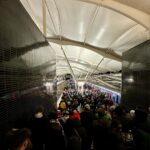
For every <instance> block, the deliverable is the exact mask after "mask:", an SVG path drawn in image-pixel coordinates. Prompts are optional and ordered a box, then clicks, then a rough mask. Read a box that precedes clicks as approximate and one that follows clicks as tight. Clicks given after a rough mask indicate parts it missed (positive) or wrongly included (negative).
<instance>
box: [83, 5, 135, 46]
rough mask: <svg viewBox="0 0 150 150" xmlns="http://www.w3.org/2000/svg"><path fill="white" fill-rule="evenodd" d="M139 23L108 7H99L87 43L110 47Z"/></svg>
mask: <svg viewBox="0 0 150 150" xmlns="http://www.w3.org/2000/svg"><path fill="white" fill-rule="evenodd" d="M136 24H137V23H136V22H134V21H132V20H131V19H129V18H127V17H126V16H123V15H122V14H119V13H117V12H115V11H113V10H110V9H108V8H104V7H99V10H98V12H97V15H96V17H95V20H94V22H93V25H92V27H91V29H90V32H89V34H88V36H87V40H86V42H87V43H90V44H91V45H94V46H97V47H102V48H109V47H111V45H112V44H113V43H114V42H115V41H116V40H117V39H118V38H119V37H120V36H121V35H122V33H124V32H125V31H127V30H128V29H130V28H131V27H132V26H134V25H136Z"/></svg>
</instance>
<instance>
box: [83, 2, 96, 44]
mask: <svg viewBox="0 0 150 150" xmlns="http://www.w3.org/2000/svg"><path fill="white" fill-rule="evenodd" d="M98 10H99V5H98V6H97V7H96V9H95V11H94V13H93V15H91V17H90V18H93V19H92V22H91V23H90V24H89V26H88V28H87V32H86V33H85V38H84V45H85V44H86V39H87V36H88V34H89V32H90V31H89V29H90V27H92V25H93V23H94V21H95V18H96V16H97V14H98ZM92 16H93V17H92Z"/></svg>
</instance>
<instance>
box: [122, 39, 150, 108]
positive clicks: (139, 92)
mask: <svg viewBox="0 0 150 150" xmlns="http://www.w3.org/2000/svg"><path fill="white" fill-rule="evenodd" d="M122 103H123V104H124V105H126V106H128V108H130V109H134V108H135V107H136V106H142V107H144V108H145V109H147V108H148V106H150V41H146V42H144V43H142V44H140V45H138V46H136V47H134V48H132V49H131V50H129V51H127V52H125V53H124V54H123V66H122Z"/></svg>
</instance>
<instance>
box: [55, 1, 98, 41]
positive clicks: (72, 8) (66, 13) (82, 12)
mask: <svg viewBox="0 0 150 150" xmlns="http://www.w3.org/2000/svg"><path fill="white" fill-rule="evenodd" d="M56 5H57V6H58V11H59V15H60V28H61V32H60V35H62V36H64V37H66V38H69V39H72V40H75V41H81V42H83V41H84V39H85V35H86V33H87V31H88V27H89V24H90V22H91V20H92V14H93V13H94V12H95V9H96V5H92V4H88V3H83V2H77V1H72V0H71V1H66V0H64V1H63V2H62V1H61V2H60V0H56Z"/></svg>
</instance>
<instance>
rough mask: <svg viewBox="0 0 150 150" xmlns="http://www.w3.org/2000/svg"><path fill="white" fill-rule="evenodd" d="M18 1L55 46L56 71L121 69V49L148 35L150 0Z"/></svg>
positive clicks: (83, 73)
mask: <svg viewBox="0 0 150 150" xmlns="http://www.w3.org/2000/svg"><path fill="white" fill-rule="evenodd" d="M20 1H21V3H22V4H23V6H24V7H25V9H26V10H27V12H28V13H29V15H30V16H31V17H32V19H33V21H34V22H35V24H36V25H37V26H38V28H39V29H40V30H41V32H42V33H43V34H44V36H45V38H46V39H47V40H48V41H49V44H50V47H51V48H52V49H54V50H55V52H56V54H57V75H63V74H66V73H71V74H73V76H74V77H76V78H78V77H81V76H83V77H84V78H86V77H88V76H90V75H92V74H98V73H102V74H105V73H107V72H113V73H117V72H119V71H120V70H121V67H122V66H121V62H122V58H121V57H122V53H123V52H125V51H128V50H129V49H131V48H132V47H135V46H136V45H139V44H140V43H142V42H144V41H146V40H148V39H149V38H150V10H149V8H150V3H149V0H20ZM43 53H46V52H45V51H43ZM120 77H121V76H120ZM109 79H110V78H109ZM99 80H103V81H104V78H102V79H99ZM104 82H107V81H106V80H105V81H104ZM108 82H109V84H110V83H113V81H110V80H108ZM117 82H118V81H117V80H116V83H117Z"/></svg>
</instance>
